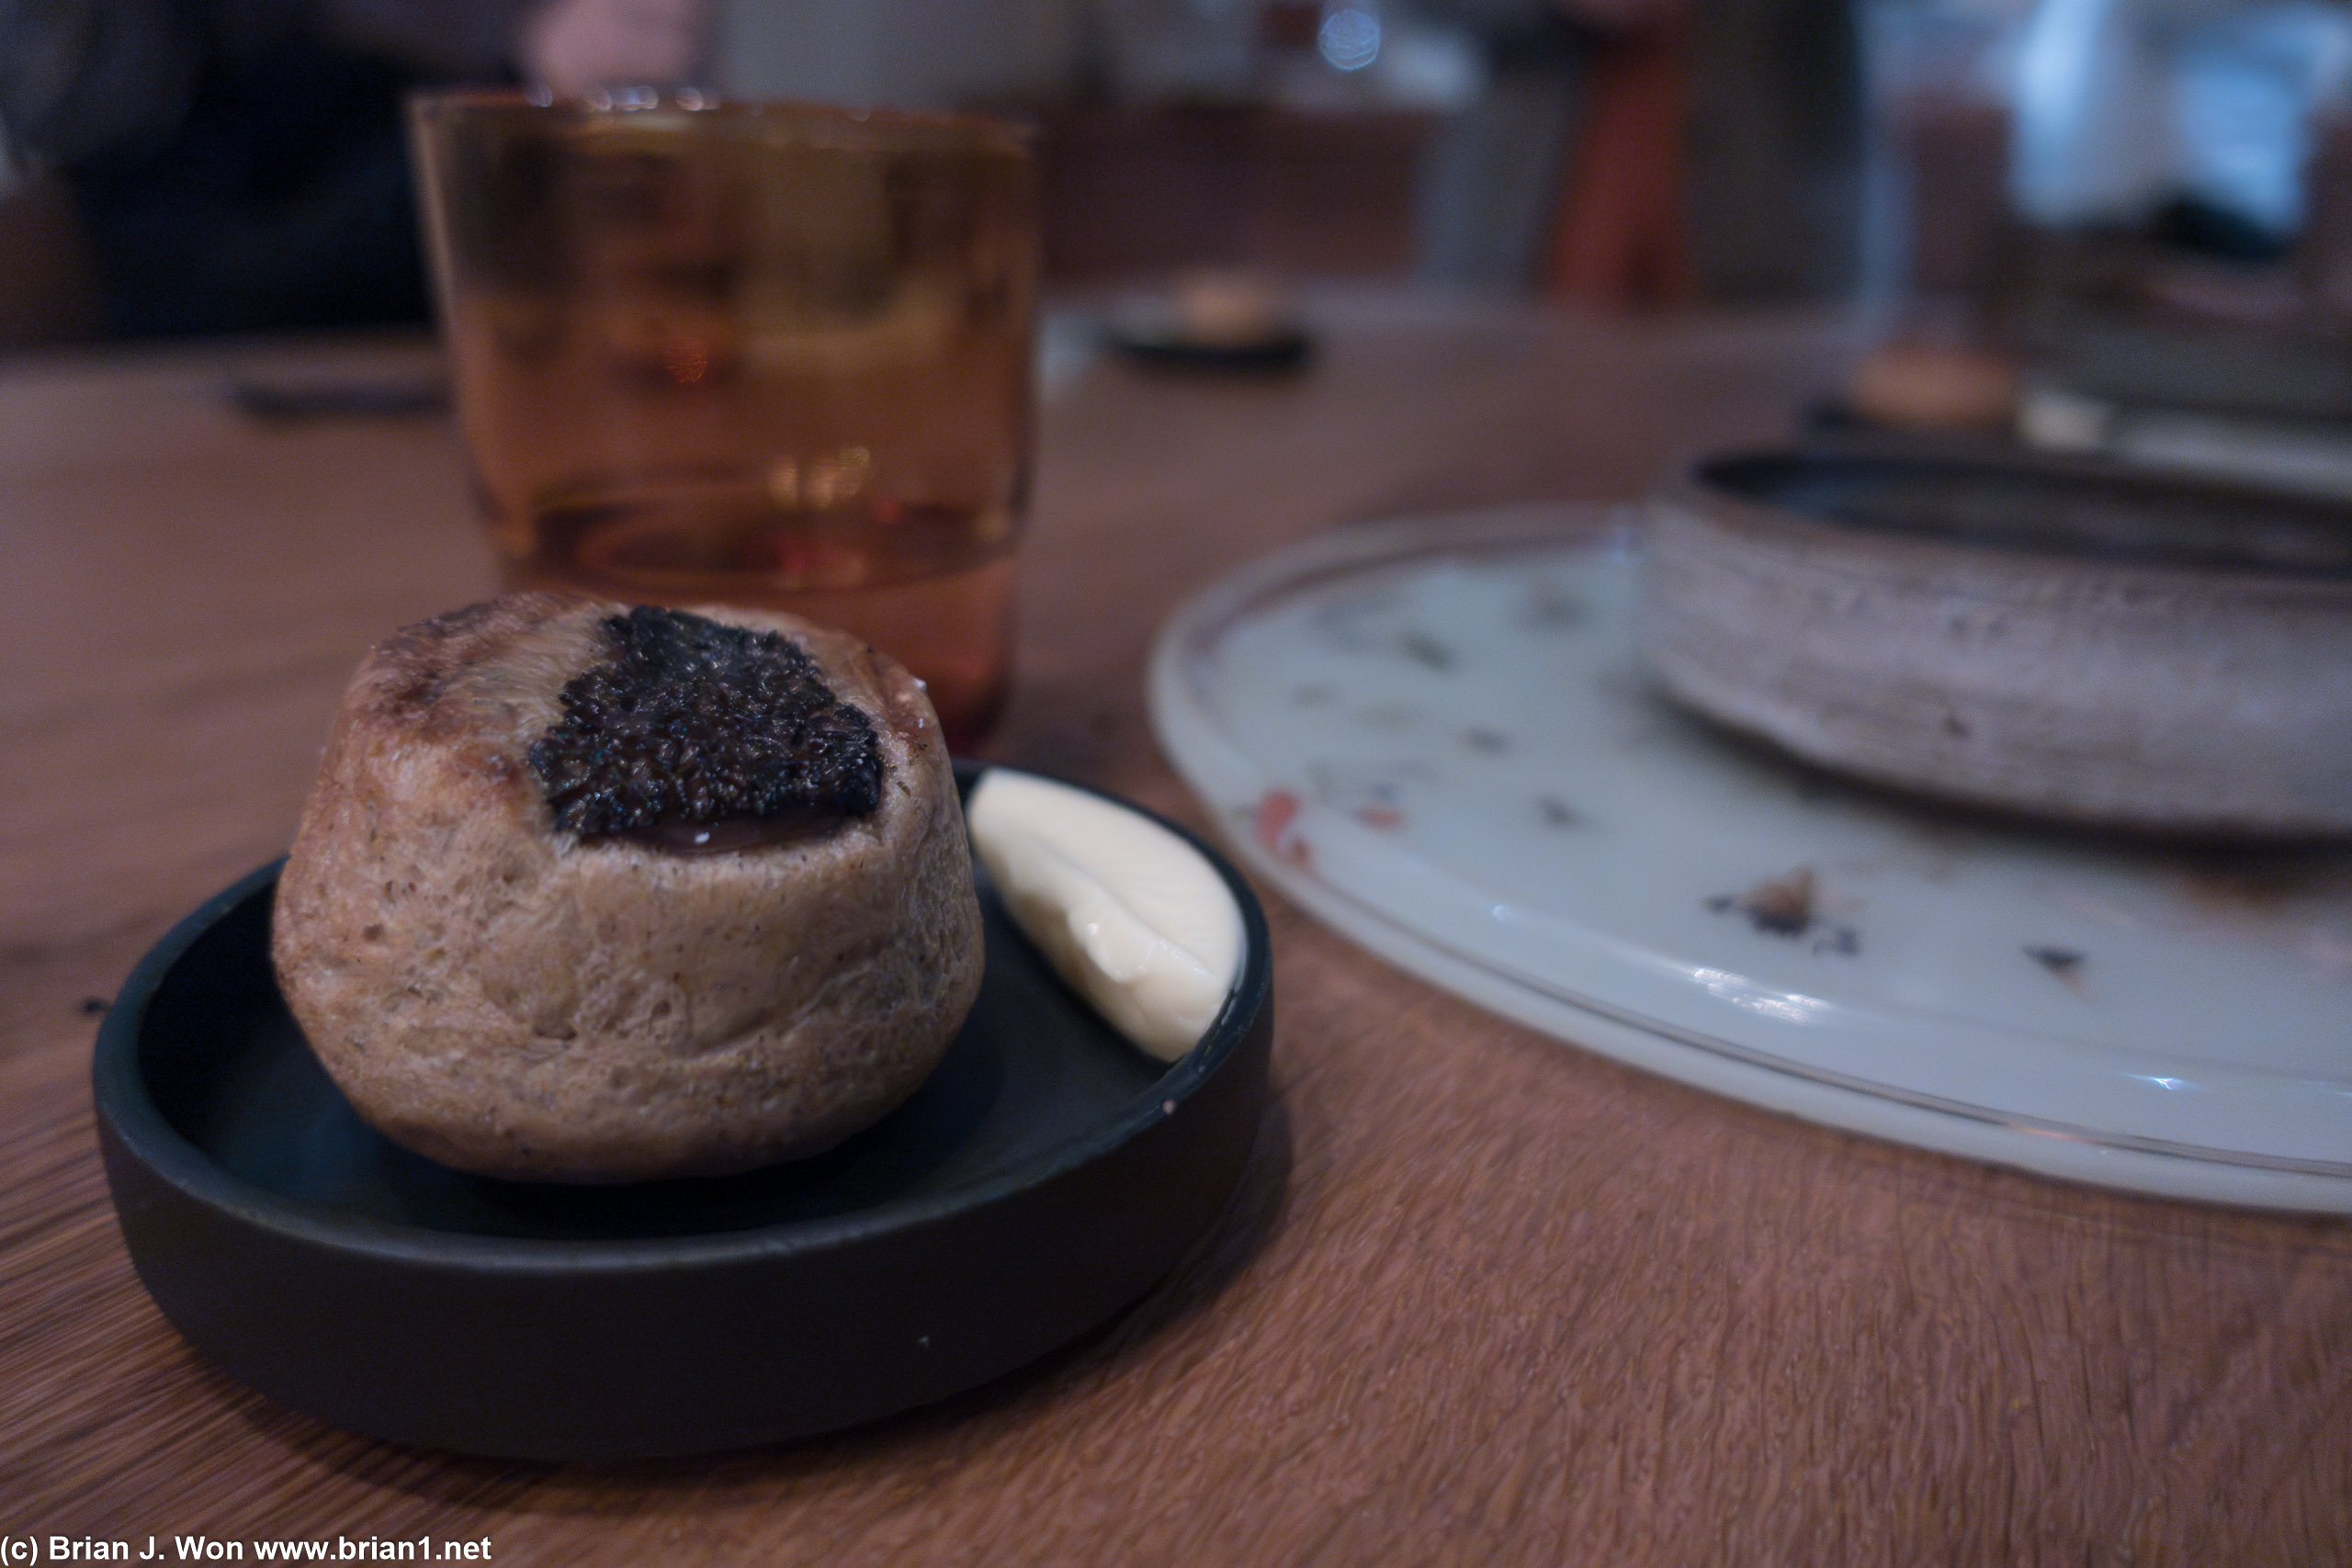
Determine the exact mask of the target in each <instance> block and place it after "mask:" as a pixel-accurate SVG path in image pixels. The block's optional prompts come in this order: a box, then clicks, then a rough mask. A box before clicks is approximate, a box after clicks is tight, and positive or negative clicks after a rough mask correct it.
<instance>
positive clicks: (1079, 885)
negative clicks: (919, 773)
mask: <svg viewBox="0 0 2352 1568" xmlns="http://www.w3.org/2000/svg"><path fill="white" fill-rule="evenodd" d="M964 817H965V821H966V823H967V825H968V827H969V829H970V831H971V838H972V849H973V852H975V853H977V854H978V856H979V858H980V863H981V864H982V865H985V866H986V867H987V868H988V873H989V879H990V880H991V881H993V882H994V883H995V884H996V886H997V891H998V893H999V894H1000V895H1001V896H1002V897H1003V899H1004V903H1005V908H1007V909H1008V910H1010V911H1011V912H1012V919H1013V923H1014V924H1016V925H1018V926H1019V927H1020V928H1021V931H1022V933H1023V935H1025V936H1026V937H1028V939H1029V940H1030V941H1031V942H1035V943H1036V944H1037V946H1038V948H1039V949H1040V950H1041V951H1043V952H1044V953H1045V954H1046V958H1047V960H1048V961H1049V962H1051V963H1052V964H1053V966H1054V968H1055V971H1056V972H1057V973H1058V974H1059V975H1060V976H1061V977H1062V978H1063V979H1064V980H1066V981H1068V982H1069V984H1070V985H1071V986H1072V987H1075V988H1076V989H1077V990H1078V991H1079V992H1080V994H1081V995H1083V996H1084V997H1085V998H1086V999H1087V1000H1088V1001H1089V1002H1091V1003H1092V1004H1093V1006H1094V1010H1096V1011H1097V1012H1099V1013H1101V1014H1102V1015H1103V1017H1104V1018H1105V1019H1108V1020H1109V1021H1110V1022H1111V1024H1112V1025H1113V1027H1114V1028H1116V1029H1117V1030H1118V1031H1119V1032H1120V1033H1122V1034H1124V1035H1125V1036H1126V1037H1127V1038H1128V1039H1129V1040H1132V1041H1134V1042H1135V1043H1136V1045H1138V1046H1140V1047H1141V1048H1143V1049H1144V1050H1146V1051H1148V1052H1149V1053H1150V1054H1151V1055H1155V1056H1157V1057H1159V1059H1160V1060H1162V1061H1167V1062H1172V1061H1174V1060H1176V1059H1177V1058H1178V1057H1179V1056H1182V1055H1183V1054H1184V1053H1185V1052H1187V1051H1189V1050H1191V1049H1192V1048H1193V1045H1194V1044H1196V1043H1198V1042H1199V1041H1200V1038H1201V1036H1202V1035H1203V1034H1204V1033H1206V1032H1208V1027H1209V1025H1210V1024H1211V1023H1213V1022H1215V1021H1216V1015H1217V1013H1218V1011H1219V1010H1221V1009H1223V1007H1224V1006H1225V998H1226V996H1227V993H1228V992H1230V991H1231V990H1232V989H1233V984H1234V980H1235V978H1236V976H1238V974H1239V972H1240V968H1241V911H1240V910H1239V909H1238V908H1237V907H1236V906H1235V904H1234V901H1233V895H1232V893H1231V892H1230V891H1229V890H1228V889H1227V887H1226V886H1225V881H1224V879H1223V878H1222V877H1220V876H1219V875H1218V874H1217V873H1216V867H1214V866H1212V865H1211V864H1209V863H1208V862H1207V861H1205V860H1204V859H1202V858H1201V855H1200V853H1199V852H1197V851H1195V850H1194V849H1193V846H1192V845H1190V844H1188V843H1186V842H1185V841H1184V840H1182V839H1180V838H1178V837H1177V836H1176V835H1175V834H1173V833H1171V832H1170V831H1169V830H1168V829H1165V828H1163V827H1161V826H1160V825H1159V823H1157V822H1154V821H1152V820H1151V819H1150V818H1148V817H1144V816H1142V815H1140V814H1139V813H1136V812H1133V811H1129V810H1127V809H1125V807H1119V806H1115V805H1114V804H1112V803H1111V802H1110V801H1107V800H1104V799H1103V798H1102V797H1101V796H1100V795H1089V794H1087V793H1086V792H1085V791H1083V790H1078V789H1072V788H1070V787H1069V785H1067V784H1056V783H1054V782H1053V781H1052V780H1050V779H1043V778H1039V777H1038V776H1037V775H1035V773H1015V772H1012V770H1010V769H1005V768H991V769H989V771H988V772H987V773H983V774H981V775H980V780H979V783H978V784H975V785H974V786H973V788H972V793H971V796H970V798H969V799H967V801H966V802H965V805H964Z"/></svg>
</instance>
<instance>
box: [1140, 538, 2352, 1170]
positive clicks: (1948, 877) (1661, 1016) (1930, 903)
mask: <svg viewBox="0 0 2352 1568" xmlns="http://www.w3.org/2000/svg"><path fill="white" fill-rule="evenodd" d="M1629 521H1630V519H1629V518H1628V517H1625V516H1616V515H1611V514H1609V513H1602V512H1600V511H1598V510H1596V509H1589V508H1544V509H1536V510H1528V511H1519V512H1511V513H1487V514H1481V515H1477V516H1469V517H1451V518H1432V519H1423V520H1416V521H1408V522H1403V523H1398V524H1393V525H1382V526H1377V527H1368V528H1356V529H1350V530H1345V531H1342V532H1338V533H1333V534H1329V535H1324V536H1317V537H1316V538H1314V539H1311V540H1309V541H1307V542H1306V543H1305V544H1304V545H1301V546H1298V547H1293V548H1291V549H1289V550H1286V551H1284V552H1282V553H1280V554H1278V555H1276V556H1273V557H1271V558H1267V559H1264V560H1262V561H1260V562H1257V563H1255V564H1253V565H1251V566H1250V567H1248V568H1246V569H1244V570H1241V571H1239V572H1238V573H1236V574H1235V575H1234V576H1232V577H1230V578H1228V579H1227V580H1226V581H1224V582H1222V583H1220V584H1218V585H1217V586H1216V587H1214V588H1213V589H1211V590H1210V591H1208V592H1205V593H1204V594H1202V595H1200V596H1199V597H1197V598H1196V599H1194V600H1193V602H1192V603H1190V604H1187V605H1186V606H1185V607H1184V608H1183V609H1182V610H1181V611H1180V612H1179V613H1178V615H1176V616H1175V617H1174V618H1173V619H1172V620H1171V621H1170V624H1169V625H1168V626H1166V627H1165V628H1164V629H1163V631H1162V633H1161V636H1160V638H1159V645H1158V648H1157V649H1156V652H1155V657H1154V661H1153V669H1152V676H1151V680H1152V690H1151V699H1152V708H1153V716H1154V720H1155V723H1156V725H1157V728H1158V730H1159V738H1160V741H1161V744H1162V746H1163V747H1164V748H1165V750H1167V752H1168V754H1169V755H1170V759H1171V760H1172V761H1174V763H1175V765H1176V767H1177V768H1178V770H1179V771H1180V772H1182V773H1183V774H1184V776H1185V777H1186V779H1187V780H1188V782H1189V783H1190V784H1192V785H1193V788H1194V789H1195V790H1196V791H1197V792H1198V793H1199V794H1200V795H1201V796H1202V797H1203V798H1204V800H1205V801H1206V802H1207V803H1208V804H1209V806H1210V807H1211V809H1212V810H1213V811H1214V812H1215V813H1216V817H1217V818H1218V819H1219V821H1220V823H1221V824H1222V825H1223V826H1224V828H1225V829H1227V836H1228V837H1229V838H1230V839H1231V840H1232V842H1233V843H1234V845H1235V846H1236V848H1237V849H1238V852H1239V853H1240V854H1241V855H1242V856H1243V857H1244V858H1245V859H1246V860H1248V861H1249V862H1250V865H1251V867H1252V868H1253V869H1254V870H1255V871H1257V872H1258V873H1259V874H1261V875H1262V876H1264V877H1265V878H1267V879H1268V880H1269V881H1271V882H1272V883H1273V884H1274V885H1275V886H1278V887H1279V888H1281V889H1282V890H1283V892H1284V893H1285V894H1287V895H1288V896H1289V897H1292V898H1294V899H1295V900H1296V901H1297V902H1298V903H1300V904H1301V905H1303V906H1304V907H1306V908H1307V909H1309V910H1310V911H1312V912H1313V913H1314V914H1315V915H1317V917H1318V918H1319V919H1323V920H1325V921H1326V922H1327V923H1329V924H1330V925H1332V926H1333V927H1335V928H1336V929H1338V930H1340V931H1342V932H1344V933H1346V934H1347V935H1349V936H1350V937H1351V938H1352V939H1354V940H1356V941H1357V942H1361V943H1363V945H1364V946H1366V947H1368V948H1370V949H1372V950H1373V951H1374V952H1375V953H1380V954H1381V955H1383V956H1384V957H1386V958H1387V959H1389V960H1390V961H1392V962H1394V963H1396V964H1399V965H1401V966H1403V967H1404V968H1406V969H1408V970H1410V971H1412V972H1414V973H1416V974H1419V975H1421V976H1424V977H1426V978H1428V979H1430V980H1432V981H1434V982H1436V983H1437V984H1439V985H1442V986H1444V987H1448V988H1450V989H1452V990H1453V991H1455V992H1457V993H1459V994H1461V995H1463V996H1464V997H1467V998H1470V999H1472V1000H1474V1001H1476V1002H1478V1003H1481V1004H1482V1005H1485V1006H1487V1007H1489V1008H1491V1009H1493V1010H1497V1011H1498V1012H1501V1013H1504V1014H1506V1015H1508V1016H1510V1017H1513V1018H1516V1019H1519V1020H1521V1021H1524V1022H1526V1023H1529V1024H1531V1025H1532V1026H1534V1027H1536V1028H1539V1029H1542V1030H1544V1031H1546V1032H1551V1033H1553V1034H1555V1035H1557V1036H1559V1037H1560V1038H1562V1039H1565V1040H1568V1041H1571V1042H1573V1043H1577V1044H1579V1045H1583V1046H1586V1047H1589V1048H1590V1049H1593V1050H1597V1051H1600V1052H1602V1053H1604V1054H1606V1055H1611V1056H1615V1057H1618V1058H1620V1059H1622V1060H1624V1061H1627V1062H1630V1063H1633V1064H1634V1065H1636V1066H1642V1067H1645V1068H1648V1069H1651V1070H1654V1071H1657V1072H1660V1073H1664V1074H1667V1075H1668V1076H1671V1077H1677V1078H1680V1079H1682V1080H1684V1081H1687V1082H1690V1083H1693V1084H1697V1085H1700V1086H1702V1087H1704V1088H1707V1089H1713V1090H1716V1091H1718V1092H1721V1093H1724V1094H1727V1095H1732V1096H1735V1097H1736V1098H1738V1099H1741V1100H1748V1101H1752V1102H1754V1103H1758V1104H1761V1105H1765V1106H1769V1107H1771V1108H1774V1109H1777V1110H1781V1111H1789V1112H1792V1113H1794V1114H1797V1115H1801V1116H1805V1117H1809V1118H1811V1119H1814V1120H1815V1121H1820V1122H1828V1123H1831V1124H1834V1125H1838V1126H1842V1127H1848V1128H1851V1129H1854V1130H1856V1131H1860V1132H1865V1133H1871V1134H1879V1135H1882V1136H1885V1137H1890V1138H1895V1139H1899V1140H1902V1141H1905V1142H1909V1143H1915V1144H1919V1145H1926V1146H1928V1147H1932V1148H1938V1149H1943V1150H1946V1151H1949V1152H1951V1153H1955V1154H1960V1155H1965V1156H1974V1157H1978V1158H1984V1159H1989V1160H1995V1161H1999V1162H2002V1163H2006V1164H2009V1165H2015V1166H2019V1167H2023V1168H2029V1169H2032V1170H2036V1171H2041V1172H2043V1173H2045V1174H2049V1175H2054V1176H2060V1177H2066V1178H2072V1179H2082V1180H2088V1181H2095V1182H2099V1183H2103V1184H2107V1185H2111V1186H2117V1187H2123V1188H2131V1189H2136V1190H2143V1191H2151V1192H2156V1193H2162V1194H2166V1195H2170V1196H2175V1197H2186V1198H2197V1199H2207V1200H2212V1201H2224V1202H2233V1203H2245V1204H2255V1205H2263V1206H2274V1207H2282V1208H2296V1209H2312V1210H2323V1211H2333V1212H2352V852H2342V853H2314V852H2303V853H2300V854H2289V853H2278V852H2271V853H2267V854H2256V853H2250V852H2238V853H2234V854H2224V853H2221V852H2206V853H2186V852H2166V851H2164V850H2160V849H2156V848H2152V847H2145V846H2136V845H2119V844H2116V843H2113V842H2102V841H2098V840H2088V839H2085V838H2081V837H2075V836H2068V835H2064V834H2061V833H2057V832H2042V831H2039V830H2036V829H2029V828H2021V827H2010V826H2005V825H2001V824H1996V823H1987V822H1984V821H1977V820H1965V819H1961V818H1955V817H1952V816H1951V815H1949V814H1946V813H1940V812H1938V811H1936V810H1934V809H1932V808H1928V807H1917V806H1913V805H1911V804H1909V803H1907V802H1905V801H1903V800H1900V799H1897V798H1894V797H1890V796H1886V795H1874V794H1870V793H1866V792H1863V791H1861V790H1858V789H1853V788H1849V787H1848V786H1846V785H1844V784H1838V783H1837V782H1836V781H1834V780H1830V779H1828V778H1826V777H1825V776H1824V775H1822V774H1820V773H1814V772H1811V771H1808V770H1805V769H1804V768H1801V767H1799V766H1796V765H1794V764H1792V763H1787V762H1784V761H1781V760H1780V759H1778V758H1777V757H1774V756H1771V755H1768V754H1765V753H1763V752H1761V751H1759V750H1756V749H1754V748H1751V747H1749V746H1747V745H1745V744H1743V743H1738V742H1735V741H1732V740H1729V739H1726V738H1724V736H1722V735H1721V734H1719V733H1717V732H1716V731H1714V730H1713V729H1712V728H1708V727H1706V726H1704V725H1703V724H1702V723H1700V722H1699V721H1697V720H1694V719H1691V718H1690V717H1688V716H1684V715H1683V714H1682V713H1681V712H1680V711H1679V710H1678V709H1676V708H1674V707H1672V706H1670V705H1668V704H1667V703H1666V702H1665V701H1664V700H1663V699H1662V698H1660V697H1659V696H1658V695H1657V694H1656V692H1655V691H1654V690H1653V688H1652V686H1651V683H1650V682H1649V680H1648V677H1647V676H1646V674H1645V671H1643V670H1642V669H1641V668H1640V666H1639V665H1638V663H1637V661H1636V660H1635V657H1634V651H1633V634H1632V626H1631V616H1632V608H1633V602H1634V570H1635V560H1634V546H1633V544H1632V542H1631V538H1632V536H1631V534H1630V532H1629V531H1628V528H1627V527H1626V526H1625V525H1626V524H1627V523H1628V522H1629ZM1808 884H1809V890H1808V888H1807V885H1808Z"/></svg>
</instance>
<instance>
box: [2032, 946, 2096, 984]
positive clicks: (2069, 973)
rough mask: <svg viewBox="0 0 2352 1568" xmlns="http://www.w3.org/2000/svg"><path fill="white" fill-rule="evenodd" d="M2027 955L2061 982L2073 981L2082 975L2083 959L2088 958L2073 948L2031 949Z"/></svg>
mask: <svg viewBox="0 0 2352 1568" xmlns="http://www.w3.org/2000/svg"><path fill="white" fill-rule="evenodd" d="M2025 955H2026V956H2027V957H2028V958H2030V959H2032V960H2033V961H2034V962H2035V963H2036V964H2041V966H2042V967H2043V968H2044V969H2047V970H2049V971H2050V972H2051V973H2052V975H2055V976H2058V978H2060V979H2061V980H2071V979H2073V978H2075V976H2077V975H2079V974H2080V973H2082V968H2083V959H2084V958H2085V957H2086V954H2084V953H2076V952H2075V950H2074V949H2073V948H2071V947H2029V948H2027V949H2026V950H2025Z"/></svg>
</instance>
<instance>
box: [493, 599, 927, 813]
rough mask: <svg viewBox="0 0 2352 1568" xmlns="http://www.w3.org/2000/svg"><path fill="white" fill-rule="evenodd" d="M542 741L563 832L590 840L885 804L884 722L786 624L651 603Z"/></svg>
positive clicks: (625, 624)
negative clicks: (731, 621) (740, 621)
mask: <svg viewBox="0 0 2352 1568" xmlns="http://www.w3.org/2000/svg"><path fill="white" fill-rule="evenodd" d="M604 626H605V633H606V635H607V636H608V637H609V638H610V640H611V649H612V650H611V652H610V654H609V655H608V656H607V657H606V658H605V660H603V661H602V662H600V663H597V664H595V665H593V666H591V667H590V668H589V669H587V670H586V671H582V673H581V674H579V675H577V676H575V677H573V679H572V680H571V682H570V683H569V684H567V685H566V686H565V687H564V688H563V694H562V698H561V700H562V703H563V717H562V718H561V719H560V720H559V721H558V722H557V723H556V724H554V725H552V726H550V727H549V728H548V730H547V732H546V733H545V734H543V735H541V736H540V737H539V738H538V739H537V740H535V741H533V742H532V744H531V750H530V763H531V772H532V773H535V774H536V775H537V778H538V781H539V787H540V788H541V789H542V790H543V791H544V792H545V793H546V795H547V800H548V808H549V809H550V810H551V811H552V812H553V813H554V815H555V823H556V826H557V827H558V828H560V829H565V830H566V831H569V832H571V833H575V834H578V835H580V836H581V837H582V838H595V837H599V836H603V835H606V834H615V833H639V832H644V831H646V830H649V829H656V828H663V827H673V826H678V825H693V824H701V823H715V822H720V821H727V820H731V819H741V818H751V819H753V820H759V821H779V820H807V819H810V818H840V817H864V816H867V815H870V814H871V813H872V812H873V811H874V810H875V809H876V807H878V806H880V804H881V801H882V748H881V742H880V740H879V739H877V738H876V735H875V732H874V724H873V721H872V720H870V719H868V718H867V717H866V716H865V714H864V713H862V712H861V711H859V710H858V709H857V708H855V707H853V706H851V705H849V704H847V703H845V702H842V700H841V699H840V698H839V697H837V696H835V695H834V694H833V693H832V691H831V689H830V688H829V687H827V686H826V684H825V682H824V680H823V678H822V677H821V676H820V675H819V674H818V672H817V665H816V661H815V660H812V659H810V658H809V655H808V654H807V653H806V652H805V651H803V650H802V649H800V648H799V646H798V645H797V644H796V643H794V642H792V641H791V640H790V639H789V638H786V637H781V636H778V635H777V634H776V633H775V632H755V631H749V630H746V629H744V628H743V627H741V626H722V625H720V624H719V623H718V622H717V621H713V620H707V619H706V618H704V617H703V616H700V615H686V614H685V613H684V612H682V611H678V610H663V609H655V608H652V607H650V606H647V605H642V604H640V605H639V606H638V607H637V608H635V609H633V610H631V611H629V612H628V614H627V615H614V616H611V617H609V618H608V619H607V620H605V623H604Z"/></svg>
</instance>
